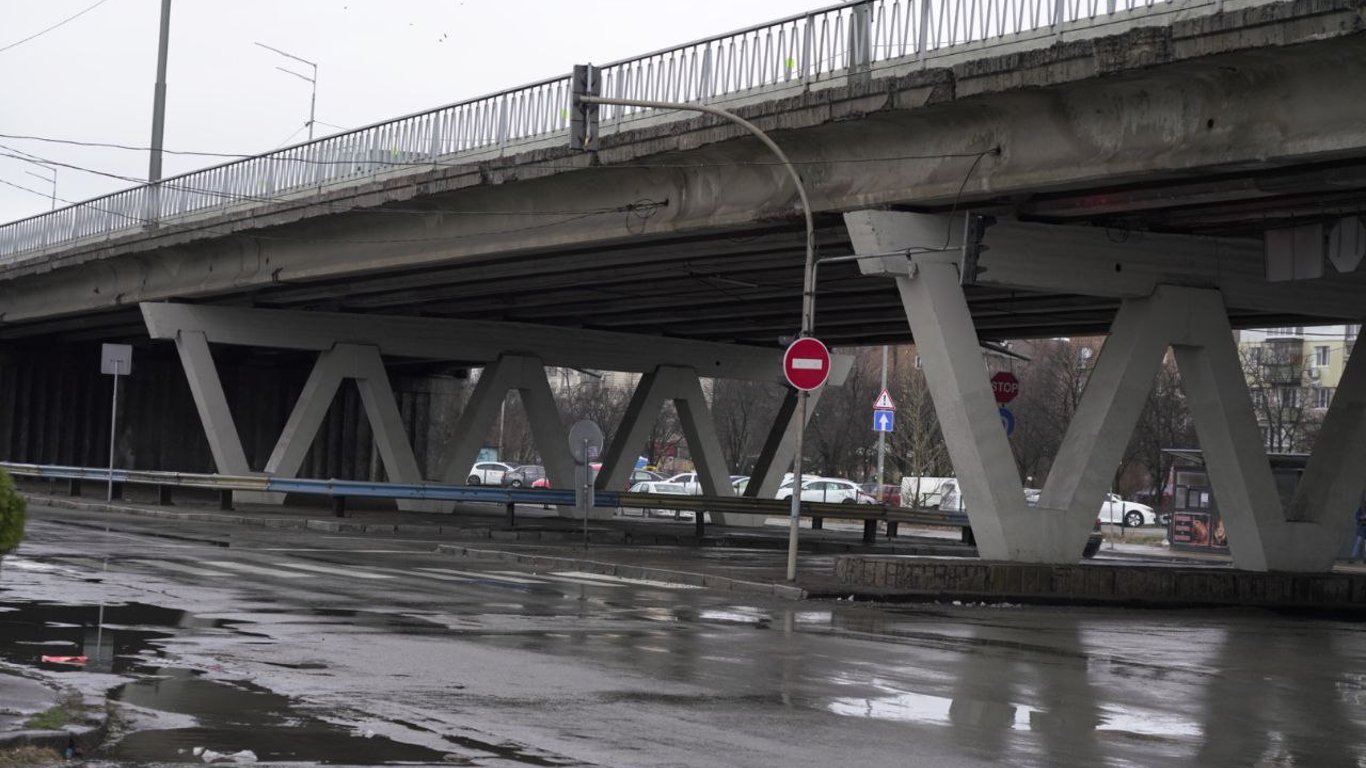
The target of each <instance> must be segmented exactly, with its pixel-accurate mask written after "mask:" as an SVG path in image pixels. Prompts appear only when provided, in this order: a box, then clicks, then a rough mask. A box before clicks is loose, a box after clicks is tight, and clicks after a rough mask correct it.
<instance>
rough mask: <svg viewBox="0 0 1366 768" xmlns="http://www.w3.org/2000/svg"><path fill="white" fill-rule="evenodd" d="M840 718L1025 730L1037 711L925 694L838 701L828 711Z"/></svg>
mask: <svg viewBox="0 0 1366 768" xmlns="http://www.w3.org/2000/svg"><path fill="white" fill-rule="evenodd" d="M827 708H828V709H829V710H830V711H831V712H833V713H834V714H836V715H844V716H845V717H867V718H872V719H875V720H892V721H896V722H910V723H924V724H930V725H970V726H991V727H995V728H1002V727H1005V728H1010V729H1012V730H1024V729H1028V728H1029V724H1030V718H1031V716H1032V715H1033V714H1035V712H1036V711H1037V710H1033V709H1030V708H1029V707H1023V706H1014V705H1011V704H1001V703H997V702H990V701H972V700H969V699H950V698H947V697H944V696H931V695H929V694H924V693H904V692H903V693H894V694H889V695H887V696H877V697H870V698H857V697H845V698H839V699H835V700H833V701H831V702H830V704H829V706H828V707H827Z"/></svg>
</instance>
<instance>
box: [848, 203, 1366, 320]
mask: <svg viewBox="0 0 1366 768" xmlns="http://www.w3.org/2000/svg"><path fill="white" fill-rule="evenodd" d="M907 215H908V216H911V217H913V219H912V221H913V223H911V224H908V226H909V227H910V229H908V230H907V233H906V238H907V239H906V240H905V241H904V242H905V243H906V244H907V245H906V246H903V247H911V248H916V247H919V248H942V247H944V245H945V244H946V243H947V244H948V245H949V247H951V248H958V247H960V246H961V244H962V242H963V236H962V225H963V218H962V216H954V217H949V216H941V215H930V214H907ZM859 226H863V227H865V228H867V227H871V226H873V225H871V224H862V225H859ZM869 234H875V233H873V232H871V231H870V233H869ZM983 243H984V244H986V245H987V246H988V249H987V250H985V251H984V252H983V253H982V254H981V257H980V259H979V261H978V266H979V267H980V272H979V273H978V274H977V275H976V276H969V277H968V282H971V283H972V284H974V285H979V286H988V287H994V288H1007V289H1014V290H1024V291H1039V292H1045V293H1069V294H1078V295H1082V296H1101V297H1109V298H1121V299H1132V298H1146V297H1148V296H1151V295H1153V292H1154V291H1155V290H1157V287H1158V286H1160V285H1173V286H1185V287H1190V288H1205V289H1210V290H1215V291H1218V292H1219V293H1220V294H1221V295H1222V296H1223V298H1224V305H1225V306H1226V307H1227V308H1228V309H1231V310H1257V311H1262V312H1268V311H1269V312H1283V313H1286V314H1303V315H1309V316H1319V317H1325V318H1333V319H1340V318H1344V317H1349V318H1361V317H1363V316H1366V304H1363V303H1362V301H1361V295H1362V291H1363V290H1366V281H1363V280H1362V279H1361V278H1360V277H1359V276H1354V275H1353V276H1348V275H1338V274H1326V275H1325V276H1323V277H1321V278H1318V279H1312V280H1298V281H1295V282H1293V283H1284V282H1279V283H1273V282H1269V281H1268V280H1267V278H1266V261H1265V254H1264V251H1263V246H1262V242H1261V241H1260V240H1251V239H1241V238H1216V237H1202V236H1192V235H1167V234H1158V233H1153V232H1127V233H1123V234H1122V235H1118V236H1117V235H1116V234H1115V233H1114V232H1112V231H1109V230H1106V229H1100V228H1096V227H1084V226H1062V225H1056V224H1034V223H1028V222H1022V221H1016V220H1013V219H1003V220H1000V221H997V222H996V223H995V224H993V225H992V226H990V227H989V228H988V229H987V230H986V236H985V237H984V238H983ZM860 266H861V267H862V268H863V271H864V273H865V274H906V273H907V272H908V270H909V262H908V261H907V259H906V258H905V257H904V256H900V255H897V256H889V257H886V258H882V259H871V260H868V261H866V262H860Z"/></svg>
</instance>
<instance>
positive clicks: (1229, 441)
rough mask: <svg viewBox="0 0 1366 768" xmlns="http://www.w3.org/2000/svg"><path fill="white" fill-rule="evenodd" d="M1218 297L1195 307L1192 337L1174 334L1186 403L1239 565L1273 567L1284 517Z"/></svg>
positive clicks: (1284, 533) (1283, 533) (1286, 532)
mask: <svg viewBox="0 0 1366 768" xmlns="http://www.w3.org/2000/svg"><path fill="white" fill-rule="evenodd" d="M1217 302H1218V298H1217V294H1214V295H1212V296H1211V297H1210V298H1209V300H1208V301H1205V302H1201V303H1198V304H1196V303H1193V305H1192V306H1191V307H1190V319H1189V321H1188V323H1189V324H1188V328H1189V330H1190V331H1191V333H1190V335H1189V336H1188V337H1187V338H1185V339H1173V344H1172V351H1173V352H1174V353H1175V355H1176V366H1177V368H1178V369H1180V371H1181V383H1182V386H1183V388H1184V389H1185V391H1186V402H1187V404H1188V406H1189V407H1190V412H1191V417H1192V419H1193V420H1194V421H1195V433H1196V437H1197V439H1198V440H1199V442H1200V449H1201V450H1202V451H1203V452H1204V458H1205V467H1206V469H1207V470H1208V471H1209V479H1210V487H1211V489H1212V491H1213V493H1214V496H1215V498H1216V499H1218V503H1219V511H1220V514H1221V516H1222V518H1223V521H1224V530H1225V531H1226V533H1227V536H1228V546H1229V551H1230V552H1231V553H1232V555H1233V562H1234V565H1236V566H1238V567H1239V568H1245V569H1247V570H1253V571H1265V570H1267V569H1268V568H1269V566H1270V558H1269V557H1268V554H1269V553H1268V547H1270V546H1276V547H1278V548H1279V547H1281V546H1283V545H1284V544H1285V543H1286V542H1285V541H1283V540H1279V537H1280V536H1289V535H1293V534H1294V533H1295V532H1293V531H1289V530H1284V515H1283V513H1282V510H1281V502H1280V499H1279V497H1278V496H1277V493H1276V483H1275V480H1274V479H1273V478H1272V475H1271V465H1270V463H1269V462H1268V461H1267V458H1266V449H1265V447H1264V446H1265V444H1264V443H1263V441H1262V434H1261V430H1260V429H1259V428H1258V427H1257V419H1256V417H1255V416H1254V414H1253V410H1252V397H1251V395H1250V394H1249V393H1248V387H1247V375H1246V374H1245V373H1244V372H1243V368H1242V364H1241V361H1240V360H1239V358H1238V349H1237V346H1236V344H1235V343H1234V340H1233V330H1232V328H1230V327H1229V323H1228V316H1227V313H1226V311H1225V310H1224V307H1223V305H1222V303H1217Z"/></svg>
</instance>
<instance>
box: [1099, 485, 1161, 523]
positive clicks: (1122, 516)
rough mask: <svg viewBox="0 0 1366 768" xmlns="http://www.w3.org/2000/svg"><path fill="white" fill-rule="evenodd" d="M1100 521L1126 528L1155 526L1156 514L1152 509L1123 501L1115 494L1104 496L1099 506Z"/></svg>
mask: <svg viewBox="0 0 1366 768" xmlns="http://www.w3.org/2000/svg"><path fill="white" fill-rule="evenodd" d="M1100 519H1101V521H1102V522H1106V523H1111V524H1118V525H1123V526H1125V527H1127V528H1138V527H1140V526H1144V525H1157V514H1156V513H1155V512H1153V508H1152V507H1150V506H1148V505H1147V504H1139V503H1138V502H1136V501H1125V500H1124V499H1121V498H1120V497H1119V494H1117V493H1107V494H1105V501H1104V502H1103V503H1102V504H1101V505H1100Z"/></svg>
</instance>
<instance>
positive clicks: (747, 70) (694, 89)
mask: <svg viewBox="0 0 1366 768" xmlns="http://www.w3.org/2000/svg"><path fill="white" fill-rule="evenodd" d="M1223 6H1224V3H1223V0H1177V1H1175V2H1173V1H1171V0H935V1H934V2H931V0H863V2H858V3H852V4H842V5H838V6H832V7H828V8H824V9H819V10H815V11H811V12H808V13H805V14H800V15H796V16H790V17H787V18H784V19H779V20H777V21H774V22H770V23H767V24H761V25H756V26H753V27H748V28H745V29H741V30H737V31H734V32H730V33H727V34H723V35H718V36H715V37H710V38H706V39H704V40H698V41H694V42H691V43H687V44H684V45H680V46H676V47H673V48H668V49H665V50H660V51H655V52H652V53H648V54H645V55H643V56H637V57H633V58H630V59H625V60H622V61H617V62H612V63H610V64H606V65H603V66H602V67H601V68H600V69H601V73H602V82H603V94H604V95H606V96H611V97H614V98H631V99H649V100H661V101H682V102H710V103H735V102H737V101H748V100H753V99H756V98H775V97H781V96H784V95H794V94H798V93H802V92H804V91H808V90H810V89H812V88H816V87H821V86H823V85H829V84H840V83H844V82H854V81H856V80H857V79H858V78H866V77H870V76H871V75H872V74H873V73H875V72H883V73H886V72H894V71H900V70H904V69H905V68H906V67H908V66H909V67H916V66H928V65H929V64H930V63H931V62H936V63H939V64H943V63H946V62H948V61H952V60H953V58H954V57H960V58H961V56H963V55H964V54H973V53H974V52H975V53H976V54H977V55H991V54H992V53H994V52H999V51H1001V50H1003V49H1004V48H1005V47H1011V48H1012V49H1017V48H1019V47H1021V46H1024V47H1035V48H1038V47H1046V46H1048V45H1051V44H1053V43H1054V42H1056V41H1057V40H1059V39H1060V38H1062V36H1063V35H1064V34H1066V35H1068V36H1069V37H1070V36H1076V35H1087V34H1103V33H1107V32H1113V31H1116V30H1117V29H1122V28H1124V27H1127V26H1133V25H1137V24H1161V23H1165V20H1168V19H1170V18H1172V17H1173V14H1181V15H1184V16H1189V15H1199V14H1209V13H1215V12H1218V11H1219V10H1222V9H1223ZM570 111H571V110H570V78H569V77H568V76H567V75H566V76H565V77H559V78H551V79H547V80H542V81H540V82H537V83H533V84H530V85H527V86H523V87H520V88H516V89H512V90H507V91H501V92H498V93H494V94H490V95H486V96H482V97H479V98H475V99H471V100H468V101H463V102H459V103H456V104H451V105H447V106H444V107H439V108H437V109H433V110H429V111H426V112H421V113H417V114H412V115H407V116H405V117H400V118H397V119H395V120H390V121H386V122H383V123H377V124H375V125H371V126H367V127H364V128H360V129H357V130H354V131H349V132H345V133H340V134H336V135H333V136H328V137H325V138H321V139H317V140H315V141H312V142H309V143H306V144H300V145H296V146H293V147H288V148H286V149H282V150H278V151H275V152H270V153H266V154H263V155H258V156H254V157H246V158H243V159H240V160H235V161H233V162H229V163H224V164H222V165H218V166H214V167H212V168H206V169H203V170H199V171H194V172H191V173H187V174H181V175H179V176H174V177H171V178H167V179H164V180H163V181H161V182H159V183H158V184H147V185H141V186H137V187H133V188H131V189H126V190H122V191H120V192H115V193H113V194H110V195H105V196H103V197H98V198H94V199H92V200H87V201H84V202H80V203H75V204H72V205H69V206H66V207H64V208H59V209H57V210H55V211H51V212H48V213H44V214H41V215H37V216H32V217H29V218H26V219H21V220H19V221H15V222H11V223H9V224H5V225H3V226H0V267H4V266H6V265H13V264H17V263H20V262H22V261H26V260H29V259H33V258H37V257H40V256H43V255H47V254H50V253H54V252H59V251H62V250H65V249H68V248H72V247H77V246H82V245H90V244H95V243H100V242H103V241H106V240H108V239H110V238H114V237H118V236H121V235H126V234H132V233H137V232H139V231H141V230H144V229H148V228H153V227H160V228H163V229H164V228H171V227H176V226H185V225H188V224H190V223H192V222H194V221H195V220H197V219H201V218H203V217H204V216H206V215H209V214H217V213H222V212H225V211H229V210H232V209H234V208H243V207H251V206H255V205H260V204H263V203H271V202H277V201H283V200H287V199H291V198H296V197H307V196H310V195H312V194H315V193H321V192H324V191H328V190H332V189H337V188H344V187H348V186H359V185H362V184H365V183H368V182H373V181H375V180H376V179H379V178H383V177H387V176H392V175H396V174H398V175H401V174H405V173H420V172H424V171H428V170H431V169H433V168H439V167H441V166H443V165H466V164H469V163H472V162H477V161H479V160H481V159H486V158H496V157H500V156H503V155H505V154H507V153H508V152H509V151H512V150H517V151H525V150H527V149H531V148H535V147H536V146H538V145H546V146H558V145H560V144H563V143H564V142H565V140H566V137H567V133H568V128H569V118H570ZM687 117H688V116H686V115H679V116H672V117H662V116H660V115H657V114H652V113H650V111H649V110H642V109H638V108H630V107H609V108H606V109H605V110H604V112H603V114H602V121H603V131H604V132H607V133H610V132H616V131H621V130H625V129H626V128H629V127H632V126H633V125H636V124H638V123H639V121H640V120H642V119H646V118H648V119H651V120H659V119H680V120H681V119H686V118H687Z"/></svg>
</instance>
